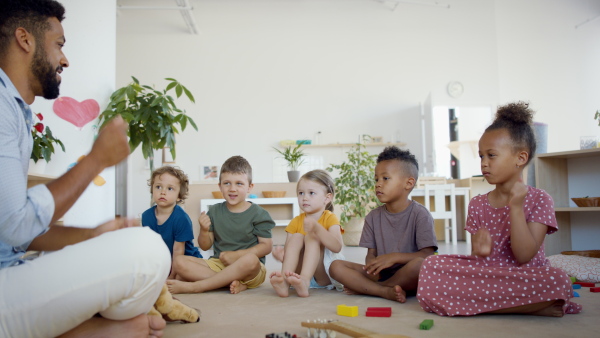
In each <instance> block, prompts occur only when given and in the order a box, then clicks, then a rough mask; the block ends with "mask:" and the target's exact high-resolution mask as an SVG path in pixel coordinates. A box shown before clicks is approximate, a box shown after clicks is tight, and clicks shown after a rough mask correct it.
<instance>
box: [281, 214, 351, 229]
mask: <svg viewBox="0 0 600 338" xmlns="http://www.w3.org/2000/svg"><path fill="white" fill-rule="evenodd" d="M304 217H306V213H304V212H303V213H301V214H300V215H298V216H296V217H294V219H293V220H292V221H291V222H290V224H288V226H287V227H285V231H286V232H288V233H290V234H296V233H301V234H303V235H306V232H304ZM317 223H319V224H321V225H322V226H323V227H324V228H325V229H327V230H329V228H330V227H331V226H332V225H340V220H339V219H338V218H337V216H336V215H335V214H334V213H333V212H331V211H329V210H325V211H324V212H323V214H322V215H321V217H319V220H318V221H317ZM341 231H342V233H344V229H341Z"/></svg>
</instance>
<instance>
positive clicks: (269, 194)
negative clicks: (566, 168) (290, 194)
mask: <svg viewBox="0 0 600 338" xmlns="http://www.w3.org/2000/svg"><path fill="white" fill-rule="evenodd" d="M262 194H263V196H265V197H266V198H275V197H284V196H285V191H263V192H262Z"/></svg>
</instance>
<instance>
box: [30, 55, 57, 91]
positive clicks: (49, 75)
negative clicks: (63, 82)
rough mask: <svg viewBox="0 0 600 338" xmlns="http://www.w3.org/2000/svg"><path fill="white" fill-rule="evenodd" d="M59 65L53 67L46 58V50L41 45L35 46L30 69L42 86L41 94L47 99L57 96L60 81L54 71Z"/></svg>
mask: <svg viewBox="0 0 600 338" xmlns="http://www.w3.org/2000/svg"><path fill="white" fill-rule="evenodd" d="M59 68H60V67H57V68H53V67H52V65H51V64H50V62H48V60H46V50H45V49H44V47H43V46H41V45H38V46H37V47H36V51H35V54H34V55H33V62H32V64H31V71H32V72H33V75H34V76H35V77H36V78H37V79H38V81H39V82H40V85H41V86H42V96H43V97H44V98H45V99H47V100H52V99H55V98H57V97H58V94H59V87H60V81H59V80H58V79H57V76H56V72H57V70H58V69H59Z"/></svg>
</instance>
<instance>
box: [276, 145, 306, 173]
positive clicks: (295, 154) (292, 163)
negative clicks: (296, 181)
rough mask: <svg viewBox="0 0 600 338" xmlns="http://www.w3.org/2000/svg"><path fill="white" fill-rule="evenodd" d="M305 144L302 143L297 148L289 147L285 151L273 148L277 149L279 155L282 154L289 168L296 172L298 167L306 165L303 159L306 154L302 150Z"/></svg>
mask: <svg viewBox="0 0 600 338" xmlns="http://www.w3.org/2000/svg"><path fill="white" fill-rule="evenodd" d="M303 144H304V142H301V143H299V144H297V145H296V146H295V147H292V146H288V147H286V148H285V149H284V150H280V149H277V148H275V147H273V149H275V150H276V151H277V152H278V153H279V154H281V156H282V157H283V159H284V160H286V161H287V163H288V166H289V167H290V170H292V171H296V170H298V167H299V166H300V165H301V164H302V163H304V159H303V157H304V156H305V154H304V151H303V150H301V149H300V147H301V146H302V145H303Z"/></svg>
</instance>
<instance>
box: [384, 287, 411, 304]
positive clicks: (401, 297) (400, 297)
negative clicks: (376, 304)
mask: <svg viewBox="0 0 600 338" xmlns="http://www.w3.org/2000/svg"><path fill="white" fill-rule="evenodd" d="M382 297H383V298H386V299H389V300H395V301H397V302H400V303H404V302H406V292H404V290H402V288H401V287H400V285H394V286H392V287H390V288H389V290H386V292H385V293H384V295H382Z"/></svg>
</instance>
